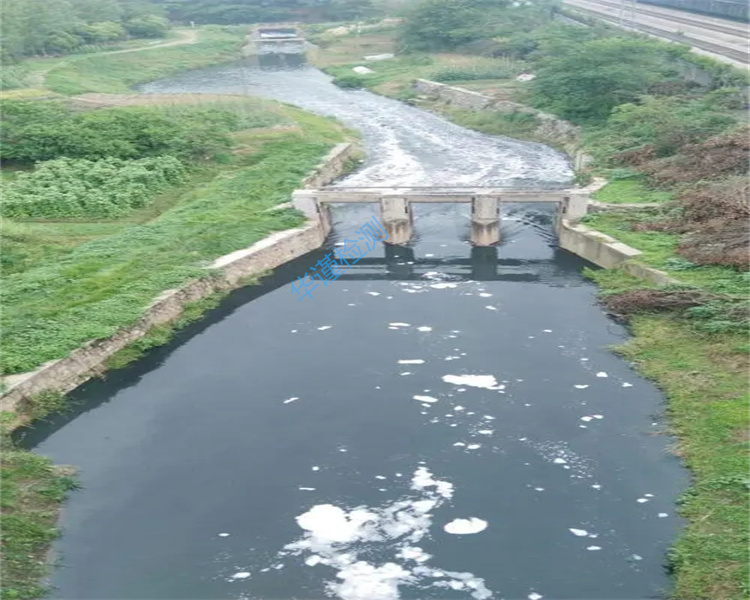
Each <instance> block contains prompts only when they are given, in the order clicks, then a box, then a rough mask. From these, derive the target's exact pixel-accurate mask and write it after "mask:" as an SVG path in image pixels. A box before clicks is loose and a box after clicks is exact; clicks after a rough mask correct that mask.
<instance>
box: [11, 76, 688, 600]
mask: <svg viewBox="0 0 750 600" xmlns="http://www.w3.org/2000/svg"><path fill="white" fill-rule="evenodd" d="M144 89H145V90H146V91H152V92H181V91H184V92H207V93H222V92H224V93H243V92H248V93H259V94H262V95H265V96H267V97H272V98H279V99H281V100H284V101H287V102H293V103H295V104H298V105H300V106H302V107H303V108H306V109H308V110H313V111H315V112H319V113H321V114H326V115H333V116H336V117H337V118H339V119H341V120H342V121H344V122H345V123H346V124H347V125H349V126H351V127H354V128H357V129H359V130H360V131H362V133H363V139H364V143H365V145H366V147H367V149H368V152H369V159H368V162H367V164H366V165H365V168H364V169H362V170H361V171H359V172H358V173H355V174H354V175H351V176H349V177H348V178H347V179H346V180H345V181H344V182H343V184H345V185H346V184H348V185H353V184H356V185H362V184H367V185H376V184H383V185H391V184H393V185H497V186H509V187H551V186H564V185H567V184H568V181H569V177H570V171H569V168H568V164H567V162H566V161H565V159H564V157H562V156H561V155H560V154H558V153H556V152H554V151H553V150H551V149H549V148H546V147H544V146H541V145H538V144H530V143H526V142H519V141H514V140H508V139H504V138H494V137H490V136H485V135H481V134H478V133H475V132H471V131H467V130H465V129H462V128H460V127H457V126H455V125H452V124H450V123H448V122H446V121H445V120H443V119H441V118H438V117H436V116H434V115H431V114H428V113H425V112H422V111H419V110H417V109H415V108H412V107H408V106H405V105H403V104H399V103H397V102H394V101H391V100H388V99H384V98H380V97H377V96H374V95H371V94H369V93H367V92H362V91H358V92H346V91H342V90H339V89H337V88H335V87H333V86H332V85H331V84H330V83H328V80H327V78H326V77H325V76H324V75H322V74H320V73H318V72H317V71H315V70H312V69H302V70H290V71H280V72H270V71H261V70H253V69H243V68H242V66H241V65H237V64H235V65H226V66H222V67H215V68H210V69H205V70H202V71H198V72H193V73H188V74H185V75H183V76H179V77H175V78H173V79H171V80H168V81H164V82H157V83H154V84H149V85H147V86H145V88H144ZM373 210H374V209H373V208H372V207H370V206H367V205H358V206H351V205H349V206H346V207H344V208H341V209H336V210H335V212H334V217H335V228H334V232H333V234H332V236H331V239H330V240H329V242H328V244H327V246H326V248H324V249H322V250H320V251H317V252H313V253H311V254H309V255H307V256H305V257H303V258H301V259H299V260H296V261H293V262H292V263H289V264H287V265H285V266H283V267H281V268H279V269H277V270H276V272H275V273H274V275H273V276H272V277H269V278H267V279H266V280H265V281H264V282H263V284H262V285H260V286H253V287H248V288H244V289H241V290H238V291H236V292H235V293H233V294H232V295H231V296H230V297H229V298H228V299H227V300H226V301H224V302H223V303H222V305H221V306H220V307H219V308H217V309H216V310H214V311H212V312H211V313H210V314H209V315H207V317H206V318H205V319H204V320H202V321H201V322H200V323H197V324H195V325H193V326H191V327H189V328H188V329H186V330H185V331H183V332H181V333H180V334H179V335H178V336H177V337H176V338H175V340H174V341H173V342H171V343H170V344H168V345H167V346H164V347H162V348H158V349H155V350H153V351H151V352H150V353H149V354H148V355H147V356H146V357H145V358H144V359H143V360H141V361H139V362H137V363H135V364H133V365H131V366H130V367H128V368H126V369H122V370H120V371H117V372H114V373H112V374H110V376H109V378H108V379H107V380H106V381H93V382H90V383H88V384H85V385H84V386H82V387H81V388H80V389H79V390H78V391H77V392H75V393H74V394H73V396H74V401H75V402H77V403H78V404H77V407H76V409H75V410H74V412H73V413H71V414H69V415H67V416H62V417H59V418H57V419H56V420H53V421H52V422H50V423H49V424H48V425H46V426H42V427H39V428H37V429H35V430H32V431H30V432H27V438H26V442H27V444H28V445H30V446H35V447H36V448H37V450H39V451H40V452H42V453H45V454H48V455H50V456H52V457H53V459H54V460H55V461H56V462H58V463H69V464H74V465H78V466H79V467H80V473H81V481H82V484H83V489H82V490H80V491H77V492H75V493H73V494H72V495H71V499H70V501H69V502H68V504H67V507H66V510H65V513H64V515H63V520H62V525H63V527H64V535H63V537H62V539H61V540H60V541H59V543H58V544H56V551H57V553H58V555H59V557H60V565H61V566H60V568H58V569H57V570H56V571H55V575H54V578H53V584H54V585H55V586H56V591H55V593H54V594H53V595H54V597H56V598H70V599H72V598H77V599H83V598H88V599H94V598H96V599H116V598H117V599H123V598H139V599H144V600H145V599H149V600H157V599H158V600H167V599H175V600H177V599H187V598H190V599H196V600H198V599H209V598H210V599H214V598H216V599H219V598H231V599H237V600H251V599H254V600H281V599H284V600H291V599H297V600H303V599H312V598H316V599H318V598H327V597H333V598H340V599H342V600H395V599H396V598H404V599H418V600H428V599H446V600H447V599H453V600H458V599H475V600H483V599H490V598H492V599H495V600H499V599H500V598H504V599H506V600H511V599H530V600H540V599H542V598H547V599H556V600H561V599H570V600H573V599H590V600H596V599H605V598H606V599H622V600H625V599H627V600H632V599H636V598H638V599H640V598H655V597H660V595H661V594H662V592H663V590H664V589H665V588H668V587H669V579H668V577H667V576H666V573H665V571H664V567H663V564H664V556H665V553H666V550H667V548H668V546H669V544H670V542H671V540H672V539H673V538H674V537H675V535H676V534H677V532H678V530H679V527H680V525H681V524H680V521H679V519H678V518H677V517H676V516H675V514H674V500H675V498H676V496H677V495H678V493H679V492H680V491H681V489H683V487H684V486H685V484H686V476H685V473H684V471H683V470H682V469H681V468H680V466H679V463H678V461H677V459H675V458H674V457H672V456H671V455H670V454H669V453H668V452H667V447H668V441H669V440H668V439H666V438H665V437H663V436H660V435H654V434H655V433H657V432H659V431H660V430H661V429H662V428H663V424H662V423H661V422H660V417H658V416H657V415H659V414H660V412H661V410H662V404H661V397H660V395H659V393H658V391H657V390H656V389H655V388H654V386H653V385H651V384H650V383H649V382H647V381H645V380H643V379H642V378H640V377H638V376H637V375H636V374H635V373H634V372H633V371H632V370H631V368H630V367H629V366H628V365H627V364H626V363H625V362H624V361H622V360H620V359H619V358H617V357H616V356H615V355H614V354H612V353H611V352H610V351H609V350H608V347H609V346H610V345H612V344H617V343H620V342H621V341H622V340H623V339H625V335H626V334H625V331H624V330H623V329H622V328H621V327H620V326H618V325H616V324H614V323H612V322H611V321H610V320H609V319H608V318H607V317H606V316H605V315H604V314H603V313H602V311H601V310H600V308H599V307H598V306H597V304H596V299H595V288H594V287H593V286H592V285H591V284H590V283H589V282H587V281H586V280H584V279H583V277H582V276H581V274H580V271H581V269H582V268H583V267H584V266H586V263H585V261H582V260H580V259H578V258H577V257H575V256H573V255H571V254H569V253H567V252H565V251H562V250H560V249H559V248H558V247H557V246H556V240H555V236H554V230H553V215H554V207H551V206H547V207H545V206H540V205H538V204H535V205H532V206H524V205H508V206H505V207H504V209H503V221H502V227H501V229H502V242H501V244H500V246H499V247H498V248H472V247H471V245H470V244H469V242H468V239H469V222H468V207H467V206H466V205H455V206H450V205H437V206H426V205H420V206H417V207H416V211H415V212H416V214H415V227H416V236H415V239H414V240H413V243H412V244H411V245H410V246H409V247H408V248H407V247H404V248H395V247H383V246H380V247H377V248H375V249H373V250H372V251H371V252H370V253H369V254H368V255H367V256H366V257H365V258H364V259H362V260H361V261H359V262H358V263H357V264H356V265H352V266H350V267H347V268H345V269H342V272H341V273H340V277H339V279H338V280H337V281H336V282H335V283H330V284H329V285H326V286H323V285H319V286H318V288H317V289H315V290H314V291H313V292H312V297H305V298H299V297H298V296H297V295H295V294H294V293H293V292H292V283H293V282H294V281H295V280H296V278H298V277H300V276H301V275H302V274H304V273H305V272H306V271H307V270H308V269H310V268H311V267H313V266H315V264H316V262H317V261H319V260H321V258H322V257H323V256H324V254H325V253H326V252H329V251H330V250H331V249H332V248H334V247H335V244H341V243H343V242H344V240H346V239H347V238H348V237H351V236H352V235H353V234H354V232H355V230H356V229H357V228H359V227H360V226H361V225H363V224H364V222H365V221H366V220H367V219H368V218H369V217H370V216H372V215H373V214H374V213H373Z"/></svg>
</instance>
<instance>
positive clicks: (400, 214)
mask: <svg viewBox="0 0 750 600" xmlns="http://www.w3.org/2000/svg"><path fill="white" fill-rule="evenodd" d="M380 216H381V223H383V227H385V230H386V232H387V233H388V239H387V240H386V241H387V243H389V244H395V245H397V246H400V245H403V244H408V243H409V240H410V239H411V236H412V234H413V233H414V228H413V225H412V224H413V221H414V218H413V216H412V212H411V204H409V201H408V200H407V199H406V198H404V197H403V196H397V195H383V196H381V197H380Z"/></svg>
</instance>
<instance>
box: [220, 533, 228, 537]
mask: <svg viewBox="0 0 750 600" xmlns="http://www.w3.org/2000/svg"><path fill="white" fill-rule="evenodd" d="M219 537H229V534H228V533H220V534H219Z"/></svg>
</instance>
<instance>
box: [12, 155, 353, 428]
mask: <svg viewBox="0 0 750 600" xmlns="http://www.w3.org/2000/svg"><path fill="white" fill-rule="evenodd" d="M353 151H354V147H353V146H352V144H338V145H337V146H336V147H334V148H333V150H331V152H330V153H329V154H328V155H327V156H326V157H325V158H324V159H323V161H322V162H321V163H320V165H318V167H316V169H315V170H314V171H313V173H312V174H311V175H310V176H309V177H308V178H307V179H306V180H305V184H306V185H307V186H308V187H318V186H321V185H326V184H328V183H330V182H331V181H332V180H334V179H335V178H336V177H338V176H340V175H341V174H342V173H343V167H344V165H345V164H346V160H347V159H348V158H349V157H350V156H351V154H352V152H353ZM324 241H325V234H324V232H323V229H322V228H321V226H320V225H319V224H318V223H313V222H309V223H307V224H306V225H305V226H303V227H300V228H298V229H290V230H287V231H280V232H277V233H274V234H272V235H270V236H269V237H267V238H265V239H263V240H261V241H259V242H256V243H255V244H253V245H252V246H250V247H248V248H243V249H241V250H237V251H236V252H232V253H231V254H227V255H225V256H222V257H220V258H218V259H216V260H215V261H214V262H213V264H211V265H210V267H209V268H210V269H211V270H212V274H211V275H208V276H206V277H205V278H202V279H200V280H197V281H192V282H190V283H187V284H185V285H184V286H182V287H181V288H179V289H173V290H167V291H165V292H163V293H162V294H160V295H159V296H158V297H157V298H156V299H155V300H154V301H153V302H152V303H151V305H150V306H148V307H147V308H146V309H145V311H144V314H143V316H142V317H141V318H140V319H139V320H138V322H136V323H135V324H134V325H131V326H130V327H124V328H122V329H121V330H120V331H119V332H118V333H116V334H115V335H113V336H112V337H109V338H106V339H101V340H93V341H90V342H87V343H86V344H84V345H83V346H81V347H80V348H78V349H76V350H74V351H73V352H71V354H70V355H69V356H67V357H65V358H62V359H59V360H54V361H50V362H48V363H46V364H45V365H43V366H41V367H40V368H39V369H37V370H36V371H32V372H30V373H23V374H20V375H11V376H9V377H6V378H5V379H4V383H5V384H6V385H7V388H6V391H5V392H4V394H3V395H2V398H0V409H1V410H3V411H18V410H19V409H22V408H23V407H22V403H23V401H24V400H26V399H28V398H30V397H32V396H34V395H36V394H39V393H40V392H44V391H48V390H54V391H59V392H63V393H65V392H69V391H70V390H72V389H74V388H76V387H78V386H79V385H80V384H82V383H83V382H84V381H86V380H88V379H90V378H91V377H94V376H96V375H99V374H101V373H102V372H104V371H105V370H106V366H105V365H106V362H107V360H108V359H109V358H110V357H111V356H112V355H113V354H115V353H116V352H118V351H119V350H122V349H123V348H125V347H126V346H127V345H128V344H130V343H132V342H134V341H135V340H137V339H139V338H141V337H143V336H144V335H146V334H147V333H148V331H149V330H150V329H152V328H153V327H155V326H157V325H164V324H166V323H170V322H172V321H174V320H176V319H177V318H179V316H180V315H181V314H182V310H183V308H184V306H185V305H186V304H188V303H190V302H195V301H196V300H200V299H201V298H205V297H206V296H209V295H211V294H213V293H216V292H219V291H226V290H231V289H234V288H236V287H239V286H240V285H241V283H242V281H243V280H244V279H246V278H248V277H252V276H254V275H259V274H261V273H263V272H264V271H268V270H269V269H274V268H276V267H279V266H280V265H283V264H284V263H286V262H289V261H290V260H294V259H295V258H298V257H300V256H302V255H304V254H307V253H308V252H311V251H313V250H315V249H317V248H319V247H320V246H322V245H323V242H324ZM18 424H20V420H19V423H18Z"/></svg>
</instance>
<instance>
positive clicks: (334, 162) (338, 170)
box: [302, 144, 357, 188]
mask: <svg viewBox="0 0 750 600" xmlns="http://www.w3.org/2000/svg"><path fill="white" fill-rule="evenodd" d="M356 151H357V147H356V146H355V145H354V144H336V145H335V146H334V147H333V149H332V150H331V151H330V152H329V153H328V154H327V155H326V157H325V158H324V159H323V160H322V161H321V163H320V164H319V165H318V166H317V167H315V169H314V170H313V172H312V173H311V174H310V175H309V176H308V177H307V178H306V179H305V180H304V181H303V182H302V186H303V187H306V188H319V187H323V186H324V185H328V184H329V183H331V182H332V181H334V180H335V179H337V178H338V177H340V176H341V175H343V174H344V173H345V169H346V163H347V161H349V159H351V158H354V155H355V153H356Z"/></svg>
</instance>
